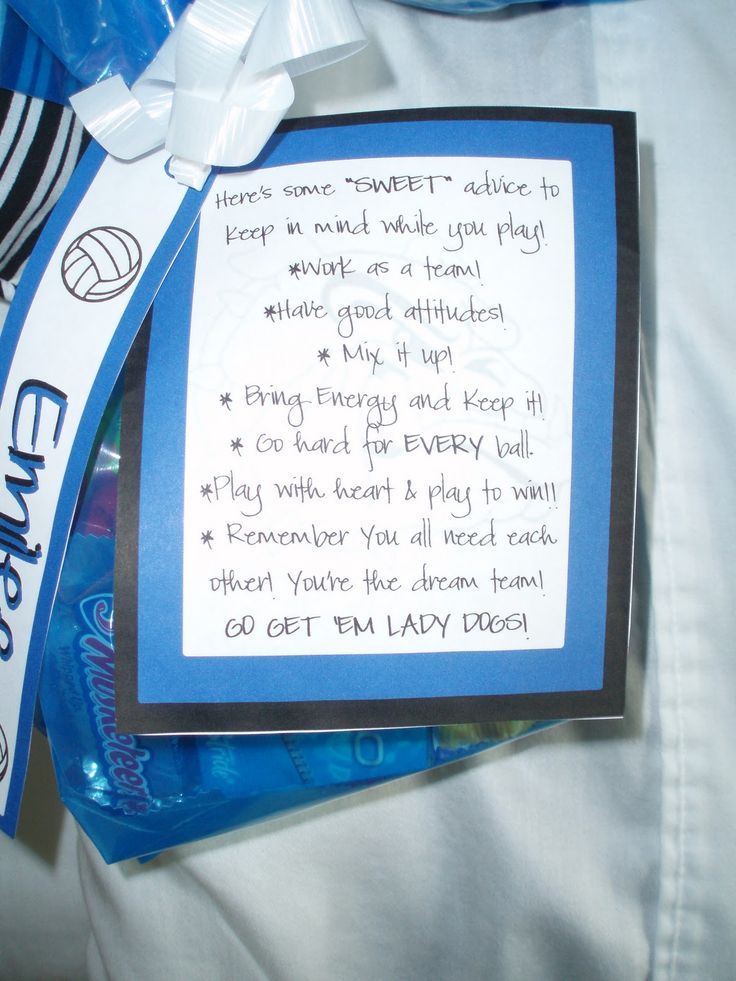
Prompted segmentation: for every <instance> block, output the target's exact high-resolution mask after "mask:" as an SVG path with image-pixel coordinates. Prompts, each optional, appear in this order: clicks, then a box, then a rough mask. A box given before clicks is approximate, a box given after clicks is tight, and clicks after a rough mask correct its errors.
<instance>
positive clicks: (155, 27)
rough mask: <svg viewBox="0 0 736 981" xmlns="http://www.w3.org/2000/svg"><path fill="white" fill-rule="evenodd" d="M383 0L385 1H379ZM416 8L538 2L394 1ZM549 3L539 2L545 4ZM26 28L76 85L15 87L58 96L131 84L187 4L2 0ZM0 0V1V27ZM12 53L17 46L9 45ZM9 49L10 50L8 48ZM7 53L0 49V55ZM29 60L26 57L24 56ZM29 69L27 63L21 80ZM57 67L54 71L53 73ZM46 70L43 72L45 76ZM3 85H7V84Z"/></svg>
mask: <svg viewBox="0 0 736 981" xmlns="http://www.w3.org/2000/svg"><path fill="white" fill-rule="evenodd" d="M378 2H385V0H378ZM399 2H401V3H408V4H410V5H411V6H415V7H424V8H427V9H432V10H439V11H444V12H447V13H456V14H469V13H482V12H484V11H494V10H500V9H502V8H504V7H510V6H515V5H517V4H528V3H532V2H540V0H399ZM549 2H551V0H541V3H549ZM7 3H8V6H9V7H10V8H12V9H13V10H14V11H15V12H16V13H17V14H18V15H19V16H20V17H21V18H22V19H23V20H24V21H25V23H26V24H27V25H28V26H29V27H30V28H31V30H32V32H33V34H34V35H35V36H36V40H37V39H38V38H40V39H41V41H43V44H44V45H46V47H47V48H48V49H49V52H53V54H54V55H55V56H56V58H57V59H58V60H59V62H60V63H61V65H63V66H64V67H65V68H66V70H67V71H68V72H69V73H70V75H71V76H72V79H71V80H70V81H72V82H73V80H77V83H78V84H77V85H76V86H74V85H73V84H72V85H69V84H67V83H65V82H63V81H62V82H60V83H59V84H56V85H55V86H54V90H53V92H47V93H44V92H42V91H38V90H36V91H31V89H30V88H29V87H28V83H27V81H26V82H25V83H24V84H23V85H18V86H8V87H18V88H19V91H23V92H26V93H27V94H29V95H41V96H43V97H45V98H56V99H59V98H63V96H64V95H69V94H70V93H71V92H72V91H74V90H75V89H78V88H80V87H81V86H82V85H93V84H94V83H95V82H99V81H101V80H102V79H103V78H107V77H109V76H110V75H116V74H120V75H122V77H123V79H124V80H125V82H127V83H128V84H131V83H132V82H134V81H135V80H136V78H137V77H138V76H139V75H140V74H141V72H142V71H143V69H144V68H146V66H147V65H148V64H149V62H150V61H151V60H152V59H153V57H154V55H155V54H156V53H157V51H158V49H159V48H160V47H161V45H162V44H163V42H164V40H165V39H166V37H167V35H168V34H169V32H170V31H171V30H172V29H173V27H174V25H175V23H176V20H177V19H178V17H180V16H181V14H182V12H183V11H184V10H185V8H186V7H187V5H188V0H97V2H95V3H79V2H78V0H7ZM2 8H3V0H0V27H2ZM13 46H14V47H15V48H16V49H17V45H13ZM7 51H8V52H9V51H10V48H8V49H7ZM5 55H6V48H5V45H4V46H3V57H5ZM29 57H30V55H29ZM30 70H31V65H30V63H29V62H28V61H26V76H27V75H28V72H29V71H30ZM56 70H57V69H56V68H54V71H56ZM45 71H47V69H44V72H45ZM6 85H7V83H6Z"/></svg>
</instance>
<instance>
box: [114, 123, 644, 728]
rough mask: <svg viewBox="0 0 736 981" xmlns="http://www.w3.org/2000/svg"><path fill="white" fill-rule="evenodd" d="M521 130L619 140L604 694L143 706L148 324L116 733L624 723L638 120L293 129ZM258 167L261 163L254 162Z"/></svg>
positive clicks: (124, 522) (141, 348)
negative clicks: (564, 128) (567, 126)
mask: <svg viewBox="0 0 736 981" xmlns="http://www.w3.org/2000/svg"><path fill="white" fill-rule="evenodd" d="M479 119H482V120H519V121H525V122H526V121H539V122H555V123H566V122H568V123H577V124H580V123H595V124H599V125H601V124H602V125H609V126H610V127H611V129H612V132H613V143H614V168H615V198H616V232H617V246H618V248H617V256H618V261H617V290H616V301H617V315H616V316H617V322H616V364H615V368H614V379H615V380H614V421H613V442H612V459H611V510H610V533H609V567H608V595H607V613H606V640H605V650H604V672H603V686H602V688H601V689H600V690H595V691H571V692H551V693H549V692H533V693H529V694H524V695H483V696H446V697H437V698H401V699H366V700H348V701H332V700H329V701H327V700H325V701H304V702H265V703H260V702H220V703H201V702H175V703H142V702H140V701H139V699H138V652H137V648H138V643H137V641H138V638H137V633H138V631H137V622H138V528H139V525H138V516H139V490H140V465H141V445H142V424H143V402H144V390H145V366H146V361H147V352H148V335H149V331H150V323H149V324H148V325H147V326H146V327H144V328H142V330H141V332H140V334H139V337H138V339H137V341H136V343H135V345H134V347H133V349H132V351H131V354H130V357H129V359H128V362H127V364H126V383H125V394H124V398H123V412H122V432H121V444H120V471H119V476H118V515H117V539H116V559H115V614H114V637H115V651H116V677H115V684H116V702H117V726H118V729H119V731H121V732H135V733H146V734H151V735H153V734H160V735H161V734H174V733H209V732H213V733H215V732H216V733H246V732H288V731H302V732H304V731H316V730H337V729H371V728H392V727H404V726H427V725H450V724H456V723H474V722H488V721H509V720H540V721H541V720H546V719H558V718H617V717H620V716H622V715H623V712H624V691H625V681H626V655H627V648H628V637H629V622H630V608H631V584H632V563H633V537H634V511H635V498H636V460H637V430H638V409H637V406H638V387H639V375H638V366H639V330H638V324H639V234H638V150H637V135H636V117H635V115H634V113H631V112H624V111H618V110H598V109H546V108H526V107H522V108H517V107H499V108H487V107H467V108H465V107H463V108H437V109H417V110H394V111H382V112H369V113H349V114H345V115H336V116H320V117H310V118H307V119H292V120H287V121H286V122H284V123H282V124H281V125H280V126H279V128H278V130H277V132H276V134H275V135H274V139H275V140H278V139H279V138H280V137H281V136H282V134H285V133H290V132H294V131H298V130H305V129H315V128H323V127H338V126H351V125H355V124H361V125H366V124H370V123H386V122H403V121H412V122H416V121H423V120H439V121H441V120H468V121H471V120H479ZM256 164H257V161H256Z"/></svg>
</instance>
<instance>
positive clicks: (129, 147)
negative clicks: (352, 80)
mask: <svg viewBox="0 0 736 981" xmlns="http://www.w3.org/2000/svg"><path fill="white" fill-rule="evenodd" d="M365 44H366V38H365V35H364V33H363V28H362V26H361V24H360V21H359V20H358V17H357V15H356V13H355V11H354V9H353V7H352V4H351V2H350V0H195V2H194V3H193V4H192V5H191V6H190V7H188V8H187V10H186V11H185V13H184V14H183V15H182V17H181V18H180V19H179V22H178V24H177V25H176V28H175V30H174V31H173V32H172V34H171V35H169V37H168V38H167V40H166V41H165V43H164V45H163V46H162V48H161V50H160V51H159V53H158V55H157V56H156V57H155V58H154V60H153V61H152V62H151V64H150V65H149V66H148V68H147V69H146V71H145V72H144V73H143V74H142V75H141V77H140V78H139V79H138V81H137V82H135V83H134V84H133V85H132V87H131V88H128V86H127V85H126V84H125V82H124V81H123V80H122V78H121V77H120V76H119V75H114V76H112V77H111V78H107V79H104V80H103V81H101V82H98V83H97V84H96V85H93V86H91V88H88V89H84V90H83V91H82V92H79V93H78V94H77V95H75V96H73V97H72V99H71V103H72V106H73V107H74V110H75V112H76V113H77V115H78V116H79V117H80V119H81V120H82V122H83V123H84V125H85V127H86V128H87V129H88V130H89V132H90V133H91V134H92V136H93V137H94V138H95V139H96V140H97V142H98V143H100V144H101V145H102V146H103V147H104V148H105V150H107V152H108V153H110V154H111V155H112V156H114V157H118V158H119V159H122V160H133V159H135V158H136V157H140V156H141V155H143V154H145V153H149V152H150V151H152V150H156V149H159V148H160V147H162V146H165V147H166V149H167V150H168V151H169V153H171V155H172V160H171V162H170V164H169V170H170V172H171V174H172V175H173V176H174V177H175V178H176V179H177V180H178V181H180V182H181V183H183V184H188V185H189V186H190V187H195V188H197V189H198V190H199V189H201V187H202V185H203V184H204V182H205V180H206V179H207V176H208V174H209V172H210V168H211V166H212V165H215V166H223V167H238V166H243V165H244V164H247V163H250V162H251V161H252V160H254V159H255V157H257V156H258V154H259V153H260V151H261V150H262V149H263V147H264V145H265V143H266V142H267V140H268V139H269V137H270V136H271V134H272V133H273V131H274V130H275V129H276V127H277V126H278V124H279V122H280V121H281V120H282V119H283V117H284V115H285V114H286V111H287V110H288V108H289V107H290V106H291V104H292V102H293V101H294V87H293V85H292V82H291V79H292V77H294V76H296V75H302V74H304V73H305V72H309V71H313V70H314V69H317V68H323V67H324V66H326V65H329V64H333V63H334V62H336V61H340V60H341V59H342V58H347V57H348V56H350V55H352V54H355V53H356V52H357V51H360V50H361V48H363V47H365Z"/></svg>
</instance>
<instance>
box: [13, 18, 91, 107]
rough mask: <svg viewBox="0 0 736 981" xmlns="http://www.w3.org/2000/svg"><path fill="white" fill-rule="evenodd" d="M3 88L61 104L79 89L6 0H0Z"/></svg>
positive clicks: (77, 84) (76, 83)
mask: <svg viewBox="0 0 736 981" xmlns="http://www.w3.org/2000/svg"><path fill="white" fill-rule="evenodd" d="M0 88H4V89H10V90H11V91H15V92H22V93H23V94H24V95H33V96H36V97H37V98H39V99H49V100H51V101H53V102H61V103H64V102H66V100H67V98H68V96H70V95H71V94H72V93H73V92H75V91H76V90H77V89H78V88H79V83H78V82H77V81H76V80H75V79H74V78H73V77H72V76H71V74H70V73H69V72H68V71H67V70H66V68H65V67H64V65H62V63H61V62H60V61H59V60H58V58H55V57H54V55H53V54H52V53H51V51H50V50H49V48H47V47H46V45H45V44H44V43H43V42H42V41H41V39H40V38H39V37H38V36H37V35H36V34H34V32H33V31H32V30H30V28H29V27H28V25H27V24H26V23H25V21H23V20H21V18H20V17H19V16H18V15H17V14H16V13H15V11H13V10H12V9H11V8H10V7H8V5H7V3H5V2H4V0H0Z"/></svg>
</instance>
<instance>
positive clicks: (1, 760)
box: [0, 726, 10, 781]
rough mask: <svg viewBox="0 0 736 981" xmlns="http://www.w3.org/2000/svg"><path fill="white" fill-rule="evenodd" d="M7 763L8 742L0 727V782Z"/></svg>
mask: <svg viewBox="0 0 736 981" xmlns="http://www.w3.org/2000/svg"><path fill="white" fill-rule="evenodd" d="M9 762H10V750H9V749H8V740H7V738H6V736H5V732H4V731H3V727H2V726H0V781H1V780H2V779H3V777H4V776H5V774H6V773H7V772H8V764H9Z"/></svg>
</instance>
